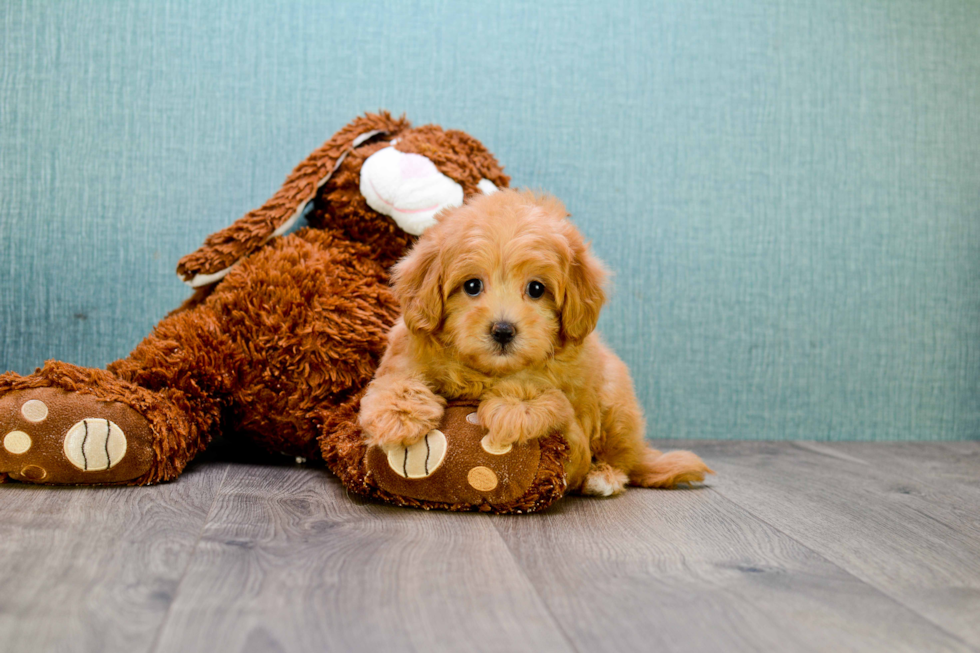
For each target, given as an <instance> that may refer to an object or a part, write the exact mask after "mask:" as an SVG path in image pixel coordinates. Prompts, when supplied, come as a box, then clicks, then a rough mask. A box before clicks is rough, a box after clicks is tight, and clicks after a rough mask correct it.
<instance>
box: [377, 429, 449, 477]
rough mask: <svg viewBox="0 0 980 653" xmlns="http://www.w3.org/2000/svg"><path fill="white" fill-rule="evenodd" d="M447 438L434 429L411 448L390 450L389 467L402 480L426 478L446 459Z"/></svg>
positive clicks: (393, 448)
mask: <svg viewBox="0 0 980 653" xmlns="http://www.w3.org/2000/svg"><path fill="white" fill-rule="evenodd" d="M446 449H447V446H446V436H445V435H444V434H443V432H442V431H440V430H438V429H433V430H431V431H429V432H428V433H427V434H426V436H425V437H424V438H422V439H421V440H419V441H418V442H416V443H415V444H413V445H411V446H409V447H392V448H391V449H389V450H388V466H389V467H391V469H392V470H393V471H394V472H395V473H396V474H398V475H399V476H401V477H402V478H425V477H426V476H430V475H431V474H432V473H433V472H434V471H436V470H437V469H438V468H439V465H441V464H442V461H443V460H445V458H446Z"/></svg>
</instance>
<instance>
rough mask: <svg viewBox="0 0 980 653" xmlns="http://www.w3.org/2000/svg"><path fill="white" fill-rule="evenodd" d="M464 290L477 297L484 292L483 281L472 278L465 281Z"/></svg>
mask: <svg viewBox="0 0 980 653" xmlns="http://www.w3.org/2000/svg"><path fill="white" fill-rule="evenodd" d="M463 292H465V293H466V294H467V295H469V296H470V297H476V296H477V295H479V294H480V293H481V292H483V282H482V281H480V280H479V279H470V280H468V281H466V282H465V283H463Z"/></svg>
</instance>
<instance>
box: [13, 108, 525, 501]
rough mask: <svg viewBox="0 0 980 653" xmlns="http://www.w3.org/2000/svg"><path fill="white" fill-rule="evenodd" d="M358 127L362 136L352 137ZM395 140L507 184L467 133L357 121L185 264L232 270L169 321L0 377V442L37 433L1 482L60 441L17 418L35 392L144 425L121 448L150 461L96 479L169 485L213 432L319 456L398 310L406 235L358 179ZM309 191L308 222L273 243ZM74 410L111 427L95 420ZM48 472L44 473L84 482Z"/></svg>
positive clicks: (454, 175)
mask: <svg viewBox="0 0 980 653" xmlns="http://www.w3.org/2000/svg"><path fill="white" fill-rule="evenodd" d="M358 137H362V139H363V142H360V143H357V144H356V146H355V139H357V138H358ZM396 138H397V139H398V142H397V145H396V148H397V149H398V150H399V151H401V152H407V153H418V154H423V155H425V156H427V157H428V158H429V159H430V160H431V161H432V162H433V163H434V164H435V166H436V167H437V168H438V170H439V171H440V172H441V173H442V174H444V175H446V176H448V177H450V178H451V179H453V180H455V181H456V182H457V183H459V184H460V185H461V186H462V187H463V189H464V192H465V193H466V194H467V195H469V194H472V193H476V192H479V191H478V189H477V186H476V185H477V183H478V182H479V181H480V180H481V179H484V178H486V179H489V180H490V181H492V182H494V184H496V185H497V186H498V187H506V186H507V184H508V181H509V180H508V178H507V176H506V175H505V174H504V173H503V170H502V169H501V167H500V166H499V164H498V163H497V162H496V160H495V159H494V158H493V156H492V155H491V154H490V153H489V152H488V151H487V150H486V149H485V148H484V147H483V146H482V145H481V144H480V143H479V142H478V141H477V140H476V139H474V138H472V137H471V136H468V135H467V134H464V133H462V132H458V131H444V130H442V129H441V128H439V127H437V126H432V125H429V126H425V127H420V128H417V129H413V128H412V127H411V125H410V124H409V123H408V121H406V120H405V119H404V118H399V119H396V118H392V117H391V116H390V115H388V114H387V113H381V114H378V115H370V114H369V115H365V116H363V117H360V118H358V119H356V120H354V121H353V122H351V123H350V124H349V125H347V126H346V127H344V128H343V129H342V130H340V131H339V132H338V133H337V134H336V135H335V136H333V137H332V138H331V139H330V140H329V141H327V142H326V143H325V144H324V145H323V146H322V147H321V148H319V149H318V150H317V151H315V152H314V153H313V154H311V155H310V157H309V158H308V159H307V160H306V161H304V162H303V163H301V164H300V165H299V166H298V167H297V168H296V169H295V170H294V171H293V173H292V174H291V175H290V176H289V177H288V178H287V180H286V183H285V184H284V186H283V188H282V189H281V190H280V191H279V192H277V193H276V195H275V196H274V197H273V198H272V199H270V200H269V201H268V202H267V203H266V204H265V205H263V206H262V207H260V208H258V209H256V210H254V211H251V212H250V213H248V214H247V215H246V216H244V217H243V218H242V219H240V220H239V221H237V222H236V223H235V224H233V225H231V226H230V227H228V228H227V229H224V230H222V231H220V232H218V233H216V234H214V235H212V236H210V237H209V238H208V239H207V240H206V241H205V244H204V246H202V247H201V248H200V249H199V250H198V251H196V252H194V253H193V254H190V255H188V256H186V257H184V258H183V259H182V260H181V261H180V265H179V267H178V271H179V273H180V274H181V275H182V276H183V277H184V278H185V279H187V280H191V279H195V278H200V277H201V275H213V274H215V273H218V272H220V271H222V270H226V269H228V268H231V269H230V271H229V272H228V273H227V275H226V276H224V277H223V278H222V279H221V280H220V281H217V282H216V283H212V284H210V285H207V286H206V287H203V288H200V289H198V290H197V292H196V293H195V294H194V296H193V297H191V298H190V299H189V300H188V301H187V302H185V303H184V305H183V306H181V307H180V308H178V309H177V310H175V311H174V312H173V313H171V314H170V315H168V316H167V317H166V318H164V319H163V320H162V321H161V322H160V323H159V324H158V325H157V326H156V328H155V329H154V330H153V332H152V333H151V334H150V335H149V336H148V337H147V338H146V339H145V340H144V341H143V342H142V343H140V344H139V346H137V347H136V349H135V350H134V351H133V352H132V354H130V356H128V357H127V358H125V359H123V360H120V361H117V362H115V363H112V364H111V365H109V367H108V371H103V370H91V369H85V368H80V367H76V366H73V365H69V364H67V363H60V362H55V361H49V362H48V363H47V364H46V365H45V366H44V368H43V369H39V370H38V371H37V372H36V373H34V374H32V375H29V376H27V377H22V376H20V375H18V374H15V373H7V374H3V375H0V437H3V434H4V433H8V432H14V430H16V431H17V433H18V434H19V435H18V436H17V437H20V438H21V440H19V441H18V442H21V441H23V438H25V437H29V442H31V443H33V444H32V446H31V447H30V448H29V449H27V450H26V451H25V452H19V451H11V450H5V449H4V448H3V447H0V476H3V475H6V474H9V475H10V476H11V477H13V478H17V479H18V480H26V481H31V480H34V479H35V478H37V476H38V475H37V474H35V475H34V476H32V475H30V474H26V473H23V472H24V470H25V469H29V468H30V469H33V470H34V471H35V472H36V468H37V467H38V466H43V465H44V464H47V463H44V461H42V460H36V459H35V458H36V456H37V455H39V454H38V453H37V452H41V451H47V452H51V451H57V450H58V446H60V445H58V444H57V442H60V440H61V439H64V438H65V433H64V432H63V431H59V430H51V429H46V428H45V424H46V423H45V422H44V421H40V422H38V423H33V422H31V421H30V420H28V421H25V420H24V418H23V416H22V415H20V413H21V412H23V411H24V409H23V406H24V404H25V402H27V401H30V400H31V397H32V395H31V392H33V391H34V390H36V389H37V388H61V389H63V390H66V391H68V393H67V394H64V395H63V398H61V399H58V400H57V402H58V405H57V406H53V407H51V409H52V410H55V409H57V410H61V411H62V412H64V413H65V414H71V410H72V405H71V404H72V397H74V396H81V395H86V396H89V397H91V396H94V397H97V398H99V399H100V400H102V401H106V402H111V403H112V404H114V405H116V404H121V405H122V406H123V407H128V408H130V409H132V410H134V411H136V413H138V414H139V415H141V416H142V417H143V419H144V420H145V424H146V425H148V426H147V427H146V429H147V434H146V437H145V438H143V439H140V438H137V439H135V440H131V441H130V442H129V446H130V447H135V446H143V447H146V448H148V449H151V450H152V458H153V464H152V466H151V468H150V469H149V471H147V472H145V473H143V474H141V475H140V476H139V477H136V478H120V477H118V475H117V476H113V475H112V474H111V473H108V470H107V472H106V474H104V475H103V476H101V477H98V478H99V479H101V480H98V481H96V480H95V478H96V477H93V481H92V482H93V483H131V484H145V483H154V482H158V481H163V480H168V479H173V478H175V477H176V476H177V475H179V474H180V472H181V471H182V470H183V469H184V467H185V466H186V464H187V463H188V461H190V460H191V459H192V458H193V457H194V456H195V455H196V454H197V453H199V452H200V451H201V450H203V449H204V448H205V447H206V446H207V444H208V442H209V441H210V440H211V438H212V437H214V436H215V435H216V434H218V433H220V432H225V433H227V434H229V435H234V436H237V435H238V434H244V435H246V436H247V437H250V438H251V439H252V440H254V441H255V442H257V443H258V444H260V445H261V446H262V447H264V448H265V449H267V450H268V451H270V452H282V453H288V454H291V455H300V456H307V457H319V454H320V445H319V444H318V442H317V437H318V436H319V435H320V434H321V432H322V431H323V429H324V427H325V425H336V424H342V423H344V419H338V416H339V415H343V416H346V417H345V419H349V421H351V422H353V420H352V419H350V418H349V416H350V410H351V409H352V406H354V405H356V401H357V395H358V393H359V391H360V390H361V389H362V388H363V387H364V386H365V385H366V384H367V383H368V381H369V380H370V379H371V377H372V375H373V373H374V370H375V368H376V366H377V364H378V362H379V360H380V358H381V355H382V353H383V351H384V347H385V342H386V340H385V336H386V333H387V331H388V329H389V327H390V326H391V325H392V324H393V323H394V321H395V318H396V317H397V315H398V303H397V302H396V301H395V299H394V297H393V296H392V294H391V292H390V290H389V287H388V273H387V269H388V267H389V266H391V265H392V264H393V263H394V262H395V261H397V260H398V259H399V258H400V257H401V256H402V255H403V254H404V253H405V251H406V250H407V248H408V247H409V246H410V245H411V243H412V242H413V241H414V240H415V237H414V236H411V235H409V234H408V233H406V232H404V231H402V230H401V229H400V228H399V227H398V226H397V225H396V224H395V222H394V221H393V220H392V219H390V218H388V217H387V216H385V215H382V214H380V213H378V212H376V211H374V210H373V209H371V208H370V207H369V206H368V204H367V203H366V201H365V199H364V197H363V196H362V195H361V193H360V191H359V187H358V184H359V179H360V175H359V173H360V169H361V165H362V164H363V163H364V161H365V159H367V157H369V156H370V155H371V154H373V153H375V152H377V151H378V150H380V149H381V148H384V147H389V146H390V145H391V142H392V140H393V139H396ZM324 180H326V181H325V183H324ZM311 199H312V200H314V205H313V209H312V211H311V212H310V214H309V215H308V221H309V224H310V227H308V228H304V229H302V230H300V231H298V232H295V233H293V234H290V235H286V236H280V237H277V238H272V236H273V234H274V233H275V232H276V230H277V229H279V228H280V227H283V226H284V225H285V224H286V223H287V221H288V220H289V219H290V218H291V217H292V216H294V215H296V213H297V212H298V210H300V209H301V208H302V206H303V205H304V204H305V203H306V202H307V201H309V200H311ZM15 393H17V394H16V401H14V400H13V399H11V397H14V396H15ZM45 396H46V397H49V396H52V395H51V394H50V393H49V394H47V395H45ZM58 396H59V397H61V396H62V395H60V394H59V395H58ZM86 405H87V404H86ZM116 408H117V409H120V407H119V406H118V405H117V406H116ZM25 414H26V413H25ZM84 417H86V418H93V419H95V418H98V419H101V420H102V421H103V422H105V423H106V424H108V422H107V420H108V417H106V416H103V415H96V414H93V415H88V414H86V415H85V416H84ZM79 423H81V422H79ZM24 433H26V435H23V434H24ZM86 434H87V432H86ZM140 437H141V438H142V437H143V436H140ZM144 439H145V440H146V441H145V442H144ZM56 440H57V442H55V441H56ZM41 444H50V445H51V446H47V447H42V446H40V445H41ZM66 446H67V445H66ZM86 446H91V445H86ZM15 449H16V447H15ZM331 455H332V454H331ZM106 456H108V444H107V445H106ZM86 464H87V462H86ZM46 472H47V473H46V475H45V476H43V477H41V478H42V479H43V480H41V481H40V482H45V483H61V482H71V483H76V482H78V481H77V480H67V481H66V480H65V479H64V478H60V477H59V475H58V473H57V472H56V470H54V469H48V470H46Z"/></svg>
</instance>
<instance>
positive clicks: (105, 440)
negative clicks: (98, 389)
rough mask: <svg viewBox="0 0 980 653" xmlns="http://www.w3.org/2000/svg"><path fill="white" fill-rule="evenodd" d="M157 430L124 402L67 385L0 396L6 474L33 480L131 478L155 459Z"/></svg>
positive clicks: (1, 464)
mask: <svg viewBox="0 0 980 653" xmlns="http://www.w3.org/2000/svg"><path fill="white" fill-rule="evenodd" d="M154 458H155V457H154V453H153V431H152V430H151V428H150V425H149V423H148V422H147V421H146V420H145V419H144V418H143V417H142V415H140V414H139V413H138V412H136V411H135V410H133V409H132V408H130V407H129V406H127V405H126V404H124V403H122V402H119V401H101V400H99V399H98V398H96V397H94V396H93V395H89V394H81V393H78V392H69V391H66V390H63V389H61V388H50V387H41V388H30V389H24V390H16V391H14V392H11V393H9V394H6V395H4V396H3V397H0V475H3V474H6V475H7V476H9V478H11V479H13V480H17V481H25V482H28V483H51V484H84V485H101V484H117V483H127V482H131V481H133V480H135V479H137V478H139V477H140V476H143V475H144V474H146V473H147V472H148V471H149V470H150V467H151V466H152V465H153V461H154Z"/></svg>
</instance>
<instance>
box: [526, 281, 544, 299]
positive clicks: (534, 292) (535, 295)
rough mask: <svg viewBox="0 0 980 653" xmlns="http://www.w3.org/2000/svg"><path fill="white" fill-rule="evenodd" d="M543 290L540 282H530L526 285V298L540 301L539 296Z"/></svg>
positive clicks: (542, 293)
mask: <svg viewBox="0 0 980 653" xmlns="http://www.w3.org/2000/svg"><path fill="white" fill-rule="evenodd" d="M544 290H545V288H544V284H543V283H541V282H540V281H532V282H530V283H529V284H527V291H526V292H527V296H528V297H530V298H531V299H541V296H542V295H544Z"/></svg>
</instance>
